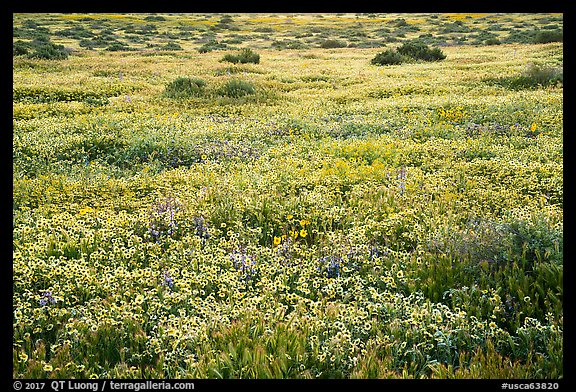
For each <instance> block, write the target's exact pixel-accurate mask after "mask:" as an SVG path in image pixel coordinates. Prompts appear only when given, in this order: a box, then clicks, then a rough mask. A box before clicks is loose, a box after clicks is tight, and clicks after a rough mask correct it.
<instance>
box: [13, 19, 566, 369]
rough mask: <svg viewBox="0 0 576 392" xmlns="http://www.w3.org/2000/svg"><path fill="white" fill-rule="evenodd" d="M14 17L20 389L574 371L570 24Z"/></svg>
mask: <svg viewBox="0 0 576 392" xmlns="http://www.w3.org/2000/svg"><path fill="white" fill-rule="evenodd" d="M13 20H14V28H13V31H14V57H13V139H12V143H13V157H12V159H13V168H12V170H13V257H12V262H13V275H14V279H13V298H12V302H13V309H14V319H13V332H14V337H13V376H14V378H89V377H96V378H158V379H161V378H534V379H535V378H538V379H558V378H562V377H563V353H562V349H563V84H562V80H563V79H562V78H563V74H562V72H563V71H562V66H563V45H562V42H561V41H562V36H561V32H562V15H561V14H470V15H464V14H323V15H317V14H301V15H299V14H290V15H288V14H279V15H270V14H235V13H231V14H15V15H14V17H13ZM543 32H552V33H551V34H547V33H543ZM546 37H548V38H549V39H546ZM542 41H548V42H542ZM327 42H328V43H327ZM409 42H420V43H423V44H425V45H429V46H430V47H436V48H440V49H441V51H442V52H443V53H444V54H445V55H446V58H445V59H444V60H440V61H430V62H427V61H419V60H410V59H405V60H406V61H404V62H403V63H401V64H399V65H388V66H379V65H375V64H373V63H372V62H371V60H372V59H373V58H374V57H375V56H376V55H377V54H379V53H382V52H383V51H385V50H396V49H397V48H399V47H401V45H403V44H404V43H409ZM50 45H52V46H50ZM242 49H251V51H252V53H254V54H257V55H258V56H259V58H258V61H254V62H246V63H233V62H229V61H225V60H224V58H225V56H226V55H232V56H237V55H239V54H241V53H242V52H241V50H242Z"/></svg>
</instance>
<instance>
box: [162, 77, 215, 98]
mask: <svg viewBox="0 0 576 392" xmlns="http://www.w3.org/2000/svg"><path fill="white" fill-rule="evenodd" d="M205 86H206V82H204V81H203V80H202V79H199V78H188V77H179V78H177V79H175V80H174V81H172V82H171V83H169V84H167V85H166V88H165V90H164V96H165V97H167V98H178V99H180V98H190V97H199V96H202V95H203V94H204V87H205Z"/></svg>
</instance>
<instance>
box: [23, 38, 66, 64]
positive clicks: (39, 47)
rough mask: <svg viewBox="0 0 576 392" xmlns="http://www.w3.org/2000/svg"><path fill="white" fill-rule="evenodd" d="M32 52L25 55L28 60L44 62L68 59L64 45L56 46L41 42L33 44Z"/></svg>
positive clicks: (51, 43)
mask: <svg viewBox="0 0 576 392" xmlns="http://www.w3.org/2000/svg"><path fill="white" fill-rule="evenodd" d="M33 47H34V51H33V52H31V53H28V54H27V57H28V58H33V59H45V60H64V59H67V58H68V50H66V48H64V45H57V44H55V43H53V42H42V43H37V44H34V43H33Z"/></svg>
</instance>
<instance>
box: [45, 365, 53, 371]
mask: <svg viewBox="0 0 576 392" xmlns="http://www.w3.org/2000/svg"><path fill="white" fill-rule="evenodd" d="M53 369H54V368H53V367H52V365H50V364H49V363H47V364H45V365H44V371H45V372H51V371H52V370H53Z"/></svg>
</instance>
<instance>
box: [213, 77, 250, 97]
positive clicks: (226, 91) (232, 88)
mask: <svg viewBox="0 0 576 392" xmlns="http://www.w3.org/2000/svg"><path fill="white" fill-rule="evenodd" d="M218 93H219V95H222V96H225V97H230V98H240V97H243V96H245V95H250V94H255V93H256V89H255V88H254V86H253V85H252V83H249V82H245V81H243V80H239V79H232V80H230V81H228V82H227V83H226V84H225V85H224V86H222V88H220V90H219V91H218Z"/></svg>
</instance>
